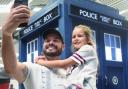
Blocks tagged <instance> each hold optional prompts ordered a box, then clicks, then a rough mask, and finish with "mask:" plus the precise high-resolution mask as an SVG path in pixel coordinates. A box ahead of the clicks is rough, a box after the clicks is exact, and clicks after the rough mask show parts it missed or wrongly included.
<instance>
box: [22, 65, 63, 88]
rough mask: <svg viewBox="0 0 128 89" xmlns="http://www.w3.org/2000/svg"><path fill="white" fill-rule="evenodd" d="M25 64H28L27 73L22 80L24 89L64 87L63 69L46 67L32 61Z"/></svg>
mask: <svg viewBox="0 0 128 89" xmlns="http://www.w3.org/2000/svg"><path fill="white" fill-rule="evenodd" d="M25 64H26V65H27V66H28V75H27V78H26V80H25V81H24V82H23V84H24V86H25V89H64V86H63V82H64V81H65V71H64V70H61V69H55V68H54V69H48V68H47V67H44V66H41V65H38V64H33V63H25Z"/></svg>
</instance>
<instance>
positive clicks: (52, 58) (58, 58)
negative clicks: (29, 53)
mask: <svg viewBox="0 0 128 89" xmlns="http://www.w3.org/2000/svg"><path fill="white" fill-rule="evenodd" d="M46 58H47V59H48V60H49V61H50V60H60V57H59V56H55V57H51V56H46Z"/></svg>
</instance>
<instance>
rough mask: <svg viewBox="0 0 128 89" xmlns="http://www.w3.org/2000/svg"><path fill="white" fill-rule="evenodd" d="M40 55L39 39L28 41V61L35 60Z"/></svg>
mask: <svg viewBox="0 0 128 89" xmlns="http://www.w3.org/2000/svg"><path fill="white" fill-rule="evenodd" d="M37 56H38V39H34V40H32V41H30V42H28V43H27V62H34V59H35V57H37Z"/></svg>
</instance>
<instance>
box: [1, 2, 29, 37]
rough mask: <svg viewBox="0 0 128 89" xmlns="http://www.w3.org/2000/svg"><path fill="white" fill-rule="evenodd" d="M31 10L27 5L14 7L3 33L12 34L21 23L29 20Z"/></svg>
mask: <svg viewBox="0 0 128 89" xmlns="http://www.w3.org/2000/svg"><path fill="white" fill-rule="evenodd" d="M29 17H30V10H29V8H28V7H27V6H25V5H20V6H17V7H15V8H14V7H12V8H11V11H10V14H9V16H8V18H7V20H6V22H5V24H4V26H3V35H7V36H11V35H12V33H13V32H14V31H15V30H16V28H17V27H18V26H19V24H21V23H25V22H28V21H29Z"/></svg>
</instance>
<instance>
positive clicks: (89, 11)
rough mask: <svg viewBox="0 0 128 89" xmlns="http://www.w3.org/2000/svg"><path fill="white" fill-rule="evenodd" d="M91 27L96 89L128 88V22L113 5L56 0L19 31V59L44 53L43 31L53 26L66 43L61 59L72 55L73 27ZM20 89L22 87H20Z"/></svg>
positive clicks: (31, 60) (22, 60) (85, 0)
mask: <svg viewBox="0 0 128 89" xmlns="http://www.w3.org/2000/svg"><path fill="white" fill-rule="evenodd" d="M79 24H83V25H87V26H89V27H91V29H92V35H93V38H94V40H95V42H96V47H97V53H98V57H99V62H100V63H99V68H98V73H97V89H128V77H127V76H128V22H127V21H125V20H124V18H123V17H122V16H120V15H119V11H118V10H115V9H114V8H111V7H108V6H105V5H101V4H98V3H95V2H92V1H88V0H57V1H56V2H54V3H53V4H51V5H48V6H46V7H44V8H43V9H42V10H40V11H39V12H38V13H36V14H35V15H33V16H32V17H31V18H30V22H29V25H28V26H27V27H25V28H23V29H22V30H21V31H20V39H19V42H20V45H19V46H20V51H19V53H20V56H19V59H20V61H21V62H24V61H27V62H34V58H35V57H36V56H38V55H41V54H42V53H43V50H42V44H43V37H42V33H43V32H44V31H45V30H47V28H56V30H59V32H60V33H61V34H62V36H63V38H64V42H65V49H64V52H63V53H62V54H61V58H67V57H69V56H70V55H71V54H72V51H71V47H72V45H71V37H72V30H73V28H74V26H76V25H79ZM20 88H21V89H23V87H20Z"/></svg>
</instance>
